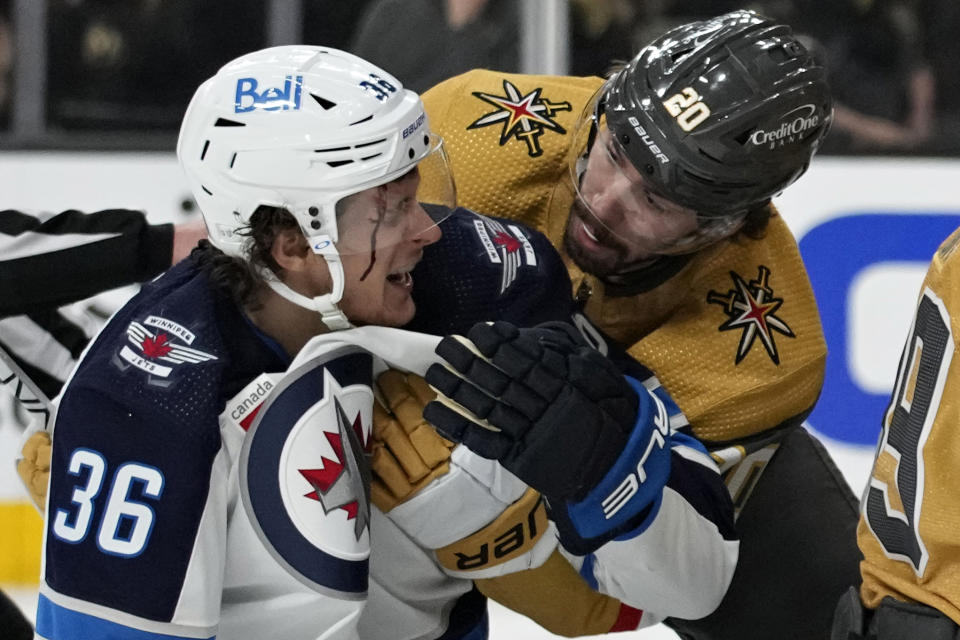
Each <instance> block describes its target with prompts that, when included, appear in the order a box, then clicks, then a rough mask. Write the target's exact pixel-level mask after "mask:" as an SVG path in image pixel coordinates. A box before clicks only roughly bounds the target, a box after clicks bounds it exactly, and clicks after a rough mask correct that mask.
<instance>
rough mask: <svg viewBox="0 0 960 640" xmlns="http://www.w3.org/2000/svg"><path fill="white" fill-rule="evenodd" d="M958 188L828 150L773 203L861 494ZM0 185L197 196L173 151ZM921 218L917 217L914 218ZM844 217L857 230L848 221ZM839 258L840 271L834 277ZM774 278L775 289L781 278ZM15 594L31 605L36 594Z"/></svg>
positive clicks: (956, 209)
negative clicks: (815, 318) (825, 357)
mask: <svg viewBox="0 0 960 640" xmlns="http://www.w3.org/2000/svg"><path fill="white" fill-rule="evenodd" d="M958 184H960V161H953V160H924V159H892V158H891V159H862V158H850V159H839V158H823V159H817V160H816V161H815V162H814V164H813V166H812V167H811V169H810V171H809V172H808V173H807V175H805V176H804V177H803V178H801V180H800V181H799V182H798V183H797V184H795V185H794V186H792V187H790V188H789V189H788V190H787V192H786V193H785V194H784V195H783V196H781V197H779V198H777V200H776V203H777V205H778V207H779V208H780V210H781V213H782V215H783V216H784V218H785V220H786V221H787V222H788V224H789V225H790V227H791V228H792V229H793V231H794V233H795V235H796V236H797V237H798V240H799V241H800V244H801V251H803V252H804V257H805V259H806V260H807V262H808V266H809V267H810V269H811V272H814V271H819V273H820V276H819V278H820V280H817V281H815V282H814V285H815V290H816V291H817V295H818V303H819V305H820V311H821V316H822V318H823V320H824V326H825V328H826V330H827V334H828V347H829V349H830V356H829V357H830V365H829V366H831V367H833V369H832V371H833V372H834V373H835V374H836V375H835V376H834V377H833V378H831V379H830V380H829V381H830V384H829V385H828V386H827V387H826V388H825V389H824V394H823V397H822V398H821V403H820V405H819V406H820V407H824V406H830V407H841V408H842V407H844V406H846V407H848V408H849V409H850V411H852V412H854V413H856V414H857V415H858V416H860V418H859V419H860V420H861V421H862V424H861V425H860V428H861V433H860V435H859V436H854V435H852V432H847V431H844V427H843V426H842V425H845V424H846V423H847V422H848V420H847V417H846V416H838V415H836V414H833V413H827V414H825V415H821V414H818V413H815V414H814V416H813V417H812V418H811V424H812V426H813V428H814V429H815V431H817V432H820V433H821V434H824V433H827V434H828V436H824V441H825V443H826V445H827V448H828V450H829V451H830V452H831V454H832V455H833V456H834V458H835V459H836V461H837V463H838V466H839V467H840V469H841V471H842V472H843V473H844V475H845V477H846V478H847V480H848V481H849V482H850V484H851V486H852V487H853V489H854V492H855V493H857V494H859V493H860V492H861V489H862V487H863V486H864V484H865V482H866V479H867V476H868V474H869V470H870V464H871V460H872V453H873V444H872V442H873V441H875V437H876V435H875V433H876V430H877V429H878V428H879V423H880V414H881V412H882V406H881V405H882V403H883V402H885V400H882V398H883V396H885V395H886V394H887V393H889V386H890V384H891V382H892V380H893V376H894V375H895V370H896V364H897V360H898V358H899V355H900V349H901V346H902V343H903V339H904V337H905V333H906V330H907V327H908V326H909V320H910V317H911V315H912V307H913V303H914V300H915V299H916V295H917V291H918V288H919V284H920V280H921V279H922V276H923V271H924V269H925V267H926V262H927V261H928V260H929V258H930V255H932V252H933V249H932V248H924V249H923V251H920V252H915V253H917V255H914V256H911V257H910V259H903V256H902V255H901V253H902V251H901V249H902V248H903V247H904V246H906V245H910V244H911V243H912V242H914V241H920V240H922V241H923V242H925V243H926V244H924V247H929V246H930V245H931V243H933V244H932V246H933V247H935V246H936V244H937V243H938V240H937V239H936V238H935V237H933V236H935V235H936V234H933V233H932V232H930V231H929V225H928V224H927V223H928V222H929V220H930V219H931V218H930V216H934V217H936V216H943V217H945V218H946V217H951V216H957V220H958V221H957V222H956V225H960V190H958V189H957V187H956V185H958ZM0 186H2V188H3V201H2V203H0V209H5V208H14V209H16V208H21V209H27V210H33V211H57V210H62V209H69V208H75V209H81V210H88V211H92V210H97V209H102V208H112V207H129V208H135V209H143V210H146V211H148V212H149V213H148V215H149V217H150V218H151V219H152V220H154V221H156V222H168V221H177V220H181V219H183V218H184V214H183V213H182V209H181V202H182V201H183V200H184V199H185V198H188V197H189V196H188V191H187V189H186V187H185V185H184V181H183V178H182V176H181V174H180V170H179V168H178V166H177V164H176V161H175V158H174V157H173V155H172V154H168V153H150V154H115V153H47V152H22V153H21V152H17V153H0ZM878 216H879V217H878ZM914 217H915V219H916V220H918V221H920V222H918V224H917V225H915V226H911V225H910V220H911V219H913V218H914ZM950 219H951V220H952V218H950ZM858 220H863V221H864V224H863V226H862V229H860V228H858V227H857V226H856V225H857V221H858ZM877 220H881V221H884V220H886V221H892V222H896V223H897V224H901V226H900V227H897V226H896V225H892V226H890V227H885V226H884V227H882V228H884V229H894V230H897V229H899V230H900V231H899V233H898V235H897V237H895V238H893V239H892V240H891V242H888V243H886V244H882V245H876V244H874V245H870V246H864V245H863V244H862V243H861V241H863V242H865V243H867V244H869V241H873V240H875V238H874V237H873V236H875V235H876V234H874V233H873V229H878V228H880V227H874V226H871V225H874V224H875V223H876V221H877ZM841 223H850V226H847V227H843V228H841V227H842V225H841ZM831 225H835V226H831ZM834 228H836V229H838V230H841V231H842V230H843V229H846V230H847V232H849V230H850V229H853V230H854V231H855V232H856V235H854V236H853V239H854V240H855V241H848V242H844V243H843V244H842V251H839V252H837V251H833V250H832V249H831V248H830V247H827V248H826V249H824V248H823V247H822V246H821V245H819V244H818V243H820V242H822V241H824V239H825V238H829V237H830V233H827V232H826V231H829V230H832V229H834ZM858 229H859V230H858ZM945 235H946V233H942V234H941V237H940V238H939V239H942V236H945ZM924 236H926V237H924ZM815 240H816V241H815ZM807 251H810V252H811V255H816V256H818V257H823V256H826V257H827V258H830V259H832V258H833V257H835V256H834V255H833V254H835V253H843V254H844V255H848V254H849V255H850V256H852V257H853V258H854V262H856V263H857V264H858V265H860V266H858V267H856V268H851V269H850V270H848V272H845V274H844V275H842V281H841V276H840V275H838V276H837V281H836V282H834V281H831V280H830V275H831V273H832V270H833V269H834V268H835V267H834V265H833V264H832V263H831V264H830V265H828V266H827V267H826V268H824V267H823V265H821V264H819V263H815V262H814V261H813V260H812V259H811V258H809V257H808V256H807V253H806V252H807ZM841 266H842V265H839V264H838V266H837V267H836V271H837V273H838V274H839V273H840V272H841V271H842V269H841ZM824 273H825V274H826V280H824V279H823V278H824V276H823V274H824ZM773 278H774V280H773V281H772V283H773V286H776V280H775V278H776V274H774V275H773ZM824 284H826V285H830V286H832V285H836V287H835V289H836V291H828V293H830V296H829V297H823V298H821V296H820V292H821V289H819V288H818V287H823V286H824ZM832 337H833V338H832ZM837 337H839V339H836V338H837ZM837 372H839V373H837ZM871 402H872V404H871ZM878 403H880V404H878ZM878 406H881V408H880V409H878V408H877V407H878ZM6 410H7V403H6V402H3V401H0V421H2V420H3V419H4V412H5V411H6ZM864 433H866V434H867V435H866V436H864V435H863V434H864ZM15 449H16V433H15V432H14V431H13V430H12V429H9V428H6V429H4V428H0V452H4V456H3V457H4V458H5V459H0V500H10V499H16V497H17V496H20V495H22V494H21V493H20V487H19V484H17V481H16V477H15V475H14V474H13V472H12V460H11V458H12V453H13V452H14V451H15ZM15 595H16V596H17V598H18V601H20V602H23V603H25V604H26V606H27V608H28V609H30V608H32V606H33V604H32V602H35V598H36V594H35V592H33V591H31V590H26V591H20V592H17V594H15ZM491 627H492V634H491V637H493V638H525V639H527V638H528V639H531V640H539V639H546V638H555V637H557V636H553V635H551V634H548V633H546V632H544V631H543V630H540V629H538V628H537V627H536V626H535V625H533V624H532V623H530V622H529V621H527V620H525V619H523V618H520V617H519V616H516V615H515V614H513V613H511V612H507V611H504V610H502V609H500V608H499V607H494V608H493V610H492V615H491ZM617 637H618V638H623V639H625V640H628V639H633V638H644V639H649V640H658V639H666V638H671V639H672V638H675V637H676V636H675V635H674V634H673V633H672V632H670V631H669V630H667V629H665V628H663V627H659V626H658V627H654V628H652V629H649V630H644V631H640V632H636V633H630V634H618V635H617Z"/></svg>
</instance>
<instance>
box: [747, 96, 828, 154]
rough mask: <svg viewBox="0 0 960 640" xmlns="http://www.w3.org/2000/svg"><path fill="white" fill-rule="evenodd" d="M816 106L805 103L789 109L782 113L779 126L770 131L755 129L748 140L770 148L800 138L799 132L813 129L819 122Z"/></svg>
mask: <svg viewBox="0 0 960 640" xmlns="http://www.w3.org/2000/svg"><path fill="white" fill-rule="evenodd" d="M816 111H817V108H816V107H815V106H814V105H812V104H805V105H801V106H799V107H797V108H796V109H791V110H790V111H788V112H787V113H785V114H783V117H782V118H781V122H780V126H779V127H777V128H776V129H773V130H772V131H765V130H764V129H757V130H756V131H754V132H753V134H752V135H751V136H750V142H751V143H752V144H754V145H756V146H758V147H759V146H763V145H769V148H770V149H773V148H774V147H777V146H781V147H782V146H783V145H786V144H791V143H794V142H796V141H797V140H799V139H800V134H802V133H803V132H804V131H809V130H810V129H813V128H814V127H816V126H817V125H818V124H820V116H819V115H817V113H816Z"/></svg>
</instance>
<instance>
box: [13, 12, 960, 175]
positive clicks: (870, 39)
mask: <svg viewBox="0 0 960 640" xmlns="http://www.w3.org/2000/svg"><path fill="white" fill-rule="evenodd" d="M548 4H555V3H554V0H523V1H516V0H231V1H230V2H223V1H220V0H0V148H3V149H7V150H10V149H37V148H48V149H54V148H55V149H71V148H73V149H98V148H111V149H158V150H159V149H164V150H166V149H172V148H173V145H174V142H175V137H176V129H177V126H178V124H179V122H180V118H181V117H182V115H183V111H184V108H185V107H186V104H187V101H188V99H189V97H190V94H191V91H192V90H193V88H195V87H196V86H197V84H199V82H201V81H202V80H203V79H204V78H206V77H208V76H210V75H212V74H213V73H214V71H215V70H216V69H217V68H218V67H219V66H220V65H221V64H222V63H224V62H226V61H227V60H230V59H232V58H234V57H236V56H238V55H240V54H241V53H243V52H246V51H250V50H253V49H258V48H261V47H264V46H268V45H271V44H281V43H288V42H295V41H300V42H305V43H310V44H324V45H329V46H333V47H338V48H342V49H346V50H349V51H352V52H354V53H357V54H359V55H360V56H363V57H365V58H367V59H369V60H371V61H372V62H374V63H376V64H378V65H380V66H382V67H384V68H386V69H387V70H388V71H391V72H392V73H394V74H395V75H396V76H397V77H399V78H400V79H401V80H402V81H403V82H404V83H405V84H406V85H408V86H410V87H411V88H413V89H415V90H421V91H422V90H424V89H426V88H428V87H429V86H431V85H432V84H434V83H436V82H438V81H440V80H442V79H444V78H447V77H450V76H452V75H455V74H457V73H459V72H461V71H465V70H467V69H469V68H472V67H478V66H483V67H487V68H492V69H497V70H502V71H526V72H535V71H539V70H538V69H530V68H523V60H522V51H521V43H522V41H523V37H524V33H523V31H524V29H526V28H529V25H528V24H527V23H528V22H529V21H530V20H533V21H534V22H535V21H536V20H537V8H538V6H544V7H545V6H547V5H548ZM559 6H561V7H564V8H565V10H566V12H567V14H568V15H567V16H566V19H565V20H564V21H563V22H562V24H564V25H565V26H566V30H567V31H568V32H569V33H568V34H567V36H566V37H563V38H562V39H561V41H562V42H563V43H565V44H566V45H567V46H568V47H569V49H568V52H569V53H568V56H567V59H568V60H569V62H568V63H567V65H566V71H568V72H569V73H571V74H574V75H589V74H603V73H604V72H605V71H606V70H607V69H608V68H609V66H610V65H611V63H613V62H614V61H617V60H626V59H629V58H630V57H631V56H632V54H633V53H634V52H636V51H638V50H639V48H640V47H642V46H643V44H645V43H646V42H647V41H648V40H649V39H651V38H652V37H653V36H655V35H656V34H658V33H660V32H662V31H663V30H664V29H665V28H668V27H670V26H672V25H674V24H680V23H683V22H687V21H689V20H691V19H697V18H700V17H705V16H708V15H715V14H719V13H722V12H725V11H728V10H731V9H735V8H740V7H745V8H753V9H756V10H758V11H760V12H762V13H765V14H767V15H769V16H771V17H774V18H777V19H780V20H784V21H786V22H788V23H790V24H792V25H793V26H794V29H795V31H796V32H798V33H800V34H803V36H804V37H805V38H806V39H807V40H808V41H809V43H810V47H812V48H813V49H814V50H815V51H817V52H818V54H819V55H820V56H822V58H823V59H824V60H825V62H826V64H827V66H828V67H829V69H830V70H831V76H832V85H833V89H834V92H835V95H836V98H837V102H838V106H837V111H836V124H835V127H834V131H833V133H832V134H831V136H830V138H829V140H828V144H827V148H826V153H831V154H864V153H877V154H896V155H904V154H919V155H937V156H943V155H946V156H952V155H958V154H960V82H958V81H957V79H956V73H955V71H954V61H956V60H960V38H958V37H957V35H956V33H957V32H958V29H960V2H957V1H956V0H762V1H760V2H746V1H745V0H741V1H740V2H737V1H735V0H568V1H567V2H562V3H560V5H559ZM521 14H523V19H521Z"/></svg>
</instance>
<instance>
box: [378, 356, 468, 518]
mask: <svg viewBox="0 0 960 640" xmlns="http://www.w3.org/2000/svg"><path fill="white" fill-rule="evenodd" d="M377 384H378V386H379V387H380V392H381V395H382V398H383V401H384V402H385V403H386V405H387V406H386V409H385V408H384V407H381V406H380V403H375V404H374V409H373V453H372V458H371V466H372V467H373V483H372V485H371V487H370V496H371V498H372V499H373V503H374V504H375V505H377V507H378V508H379V509H380V510H381V511H383V512H384V513H387V512H388V511H390V510H391V509H393V508H394V507H396V506H397V505H398V504H400V503H401V502H403V501H404V500H406V499H407V498H410V497H412V496H413V495H415V494H416V493H417V492H418V491H419V490H420V489H422V488H423V487H425V486H427V485H428V484H429V483H430V481H431V480H433V479H434V478H436V477H437V476H441V475H443V474H445V473H447V471H448V470H449V468H450V465H449V461H450V451H451V449H453V447H454V444H453V443H452V442H450V441H449V440H447V439H446V438H443V437H442V436H440V435H439V434H438V433H437V432H436V430H435V429H434V428H433V427H432V426H431V425H430V424H429V423H428V422H427V421H425V420H424V419H423V407H424V405H426V404H427V403H428V402H430V401H431V400H434V399H435V398H436V397H437V394H436V393H435V392H434V391H433V389H431V388H430V386H429V385H428V384H427V383H426V381H424V379H423V378H421V377H420V376H418V375H415V374H412V373H409V374H406V373H402V372H400V371H395V370H392V369H391V370H388V371H385V372H384V373H383V374H381V375H380V377H379V378H378V380H377Z"/></svg>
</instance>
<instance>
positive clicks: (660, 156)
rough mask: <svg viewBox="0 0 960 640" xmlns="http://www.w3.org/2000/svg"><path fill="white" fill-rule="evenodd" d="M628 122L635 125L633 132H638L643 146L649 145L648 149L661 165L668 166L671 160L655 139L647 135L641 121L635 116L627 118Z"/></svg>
mask: <svg viewBox="0 0 960 640" xmlns="http://www.w3.org/2000/svg"><path fill="white" fill-rule="evenodd" d="M627 122H629V123H630V124H631V125H633V130H634V131H636V132H637V135H638V136H640V139H641V140H642V141H643V144H645V145H647V148H648V149H650V153H652V154H653V155H654V156H656V158H657V160H658V161H659V162H660V164H667V163H668V162H670V158H668V157H667V154H665V153H664V152H663V151H661V150H660V147H659V146H657V143H656V142H654V141H653V139H652V138H651V137H650V134H648V133H647V130H646V129H644V128H643V127H642V126H640V121H639V120H637V119H636V118H635V117H633V116H630V117H629V118H627Z"/></svg>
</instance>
